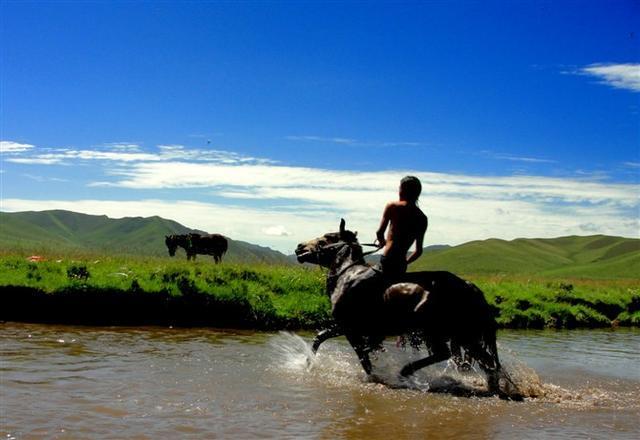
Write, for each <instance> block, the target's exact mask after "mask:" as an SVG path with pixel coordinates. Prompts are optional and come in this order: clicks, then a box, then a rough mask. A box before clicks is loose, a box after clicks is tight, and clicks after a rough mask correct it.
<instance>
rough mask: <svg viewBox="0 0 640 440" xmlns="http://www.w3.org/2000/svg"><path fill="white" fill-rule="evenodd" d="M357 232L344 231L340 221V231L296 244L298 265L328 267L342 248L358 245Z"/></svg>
mask: <svg viewBox="0 0 640 440" xmlns="http://www.w3.org/2000/svg"><path fill="white" fill-rule="evenodd" d="M357 235H358V233H357V232H352V231H349V230H347V229H345V221H344V219H341V220H340V231H339V232H329V233H326V234H324V235H322V236H320V237H318V238H314V239H313V240H309V241H307V242H304V243H300V244H298V247H297V248H296V250H295V253H296V257H297V258H298V262H299V263H313V264H318V265H320V266H324V267H329V266H331V264H332V263H333V262H334V261H335V259H336V257H337V255H338V253H339V252H340V250H341V249H343V248H344V246H350V245H353V244H355V245H357V246H358V248H359V247H360V245H359V244H358V239H357Z"/></svg>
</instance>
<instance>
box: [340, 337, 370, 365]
mask: <svg viewBox="0 0 640 440" xmlns="http://www.w3.org/2000/svg"><path fill="white" fill-rule="evenodd" d="M345 336H346V337H347V341H349V344H351V346H352V347H353V350H354V351H355V352H356V354H357V355H358V359H359V360H360V365H362V368H363V369H364V372H365V373H367V375H370V374H371V370H372V369H373V367H372V365H371V360H370V359H369V353H368V351H367V350H366V344H365V342H364V339H363V338H362V336H359V335H354V334H346V335H345Z"/></svg>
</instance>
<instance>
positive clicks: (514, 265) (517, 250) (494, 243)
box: [411, 235, 640, 279]
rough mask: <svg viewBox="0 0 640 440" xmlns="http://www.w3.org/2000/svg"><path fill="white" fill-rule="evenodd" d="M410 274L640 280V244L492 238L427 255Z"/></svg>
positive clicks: (611, 239)
mask: <svg viewBox="0 0 640 440" xmlns="http://www.w3.org/2000/svg"><path fill="white" fill-rule="evenodd" d="M411 270H415V271H417V270H449V271H452V272H456V273H460V274H465V273H467V274H505V275H513V274H521V275H538V276H558V277H584V278H602V279H606V278H635V279H640V239H636V238H625V237H612V236H608V235H592V236H568V237H559V238H533V239H532V238H519V239H516V240H511V241H506V240H500V239H495V238H492V239H489V240H482V241H471V242H469V243H465V244H461V245H459V246H455V247H451V248H445V249H439V250H435V251H432V252H429V253H425V254H423V256H422V257H420V258H419V259H418V260H417V261H416V262H415V263H414V264H412V268H411Z"/></svg>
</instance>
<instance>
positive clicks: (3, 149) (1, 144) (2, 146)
mask: <svg viewBox="0 0 640 440" xmlns="http://www.w3.org/2000/svg"><path fill="white" fill-rule="evenodd" d="M33 148H35V145H31V144H22V143H20V142H13V141H0V153H2V154H5V153H22V152H23V151H28V150H31V149H33Z"/></svg>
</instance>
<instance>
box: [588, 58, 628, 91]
mask: <svg viewBox="0 0 640 440" xmlns="http://www.w3.org/2000/svg"><path fill="white" fill-rule="evenodd" d="M579 72H580V73H582V74H586V75H591V76H595V77H596V78H599V79H600V80H601V82H602V83H603V84H607V85H609V86H611V87H615V88H617V89H624V90H631V91H632V92H640V64H635V63H626V64H591V65H589V66H587V67H583V68H581V69H580V70H579Z"/></svg>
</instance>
